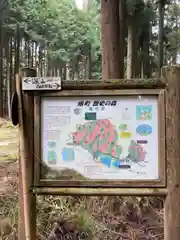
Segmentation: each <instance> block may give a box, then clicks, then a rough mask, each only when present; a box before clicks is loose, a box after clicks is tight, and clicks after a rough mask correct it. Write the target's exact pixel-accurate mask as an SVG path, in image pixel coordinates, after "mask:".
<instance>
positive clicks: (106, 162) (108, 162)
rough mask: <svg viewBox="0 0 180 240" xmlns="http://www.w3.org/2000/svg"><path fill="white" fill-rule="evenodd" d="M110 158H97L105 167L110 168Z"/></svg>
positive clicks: (107, 156) (103, 156)
mask: <svg viewBox="0 0 180 240" xmlns="http://www.w3.org/2000/svg"><path fill="white" fill-rule="evenodd" d="M111 161H112V157H111V156H109V155H102V156H100V157H99V162H100V163H102V164H104V165H106V166H107V167H111Z"/></svg>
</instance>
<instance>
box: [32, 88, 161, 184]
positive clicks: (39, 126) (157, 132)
mask: <svg viewBox="0 0 180 240" xmlns="http://www.w3.org/2000/svg"><path fill="white" fill-rule="evenodd" d="M94 90H96V89H94ZM35 99H36V101H35V102H36V103H35V113H36V114H35V128H34V136H35V139H34V143H35V149H34V152H35V156H36V157H37V159H41V161H37V160H35V172H36V175H35V177H36V179H35V184H36V186H59V187H62V186H66V187H75V186H78V187H82V186H86V187H87V186H90V187H93V186H98V187H101V188H102V187H120V186H125V187H131V186H136V187H155V186H156V187H157V186H160V187H163V186H164V187H165V124H164V118H165V112H164V94H163V91H162V90H161V89H159V90H157V89H151V90H150V91H146V92H145V93H144V91H143V90H140V91H139V92H138V93H137V91H136V90H133V89H132V90H129V91H128V92H127V93H126V94H125V92H124V91H121V90H115V89H109V90H106V91H105V90H98V91H97V92H96V95H94V92H93V91H92V92H90V91H86V90H84V91H83V96H82V93H81V94H74V90H62V91H61V92H58V93H57V92H53V93H41V92H39V93H38V96H36V98H35Z"/></svg>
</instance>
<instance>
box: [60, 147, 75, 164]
mask: <svg viewBox="0 0 180 240" xmlns="http://www.w3.org/2000/svg"><path fill="white" fill-rule="evenodd" d="M62 159H63V160H64V161H74V160H75V152H74V150H73V149H72V148H63V149H62Z"/></svg>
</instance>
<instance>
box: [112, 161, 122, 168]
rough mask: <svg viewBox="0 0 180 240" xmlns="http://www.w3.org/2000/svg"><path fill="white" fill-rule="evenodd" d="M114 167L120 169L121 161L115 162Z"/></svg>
mask: <svg viewBox="0 0 180 240" xmlns="http://www.w3.org/2000/svg"><path fill="white" fill-rule="evenodd" d="M112 165H113V166H114V167H116V168H119V166H120V165H121V163H120V161H118V160H117V161H114V162H113V163H112Z"/></svg>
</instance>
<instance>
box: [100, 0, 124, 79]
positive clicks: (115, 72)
mask: <svg viewBox="0 0 180 240" xmlns="http://www.w3.org/2000/svg"><path fill="white" fill-rule="evenodd" d="M101 52H102V78H103V79H108V78H109V79H112V78H120V77H121V74H120V65H121V62H120V56H121V53H120V29H119V0H113V1H112V0H101Z"/></svg>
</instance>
